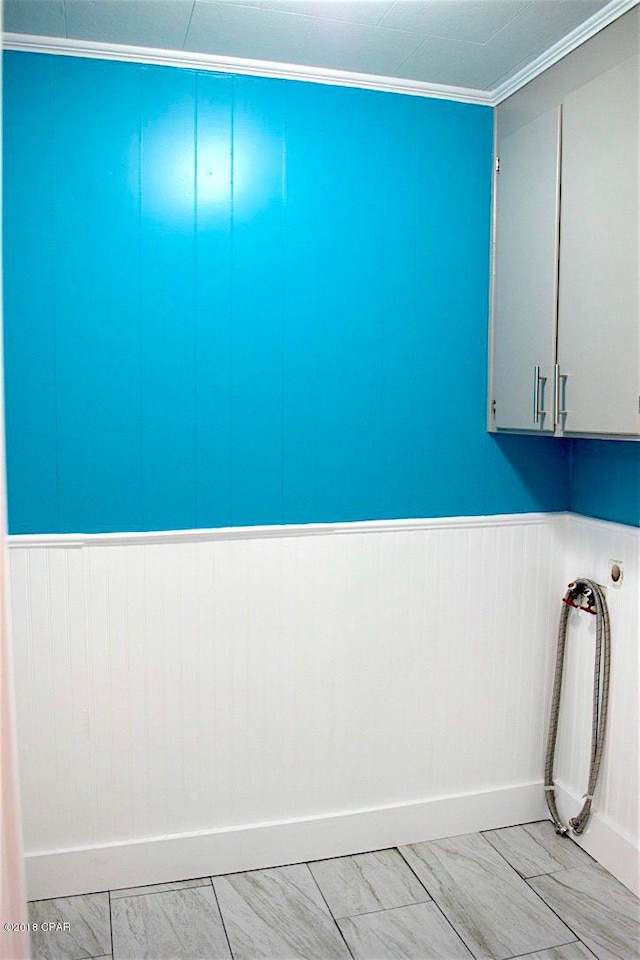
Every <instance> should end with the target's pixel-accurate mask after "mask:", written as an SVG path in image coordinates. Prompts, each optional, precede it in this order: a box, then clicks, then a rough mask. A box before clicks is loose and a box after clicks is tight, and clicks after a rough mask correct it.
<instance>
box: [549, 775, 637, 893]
mask: <svg viewBox="0 0 640 960" xmlns="http://www.w3.org/2000/svg"><path fill="white" fill-rule="evenodd" d="M556 801H557V804H558V810H559V811H560V816H561V817H563V818H566V819H565V822H568V820H569V818H570V817H573V816H575V815H576V814H577V812H578V811H579V810H580V808H581V807H582V804H583V799H582V797H579V796H578V794H577V793H576V792H575V791H573V790H569V789H568V788H567V787H566V786H565V785H564V784H562V783H561V782H560V783H558V782H556ZM572 840H575V842H576V843H577V844H578V845H579V846H580V847H582V849H583V850H586V852H587V853H588V854H590V855H591V856H592V857H594V858H595V859H596V860H597V861H598V863H601V864H602V866H603V867H605V868H606V869H607V870H608V871H609V872H610V873H612V874H613V876H614V877H616V879H617V880H619V881H620V882H621V883H623V884H624V885H625V887H627V888H628V889H629V890H631V892H632V893H634V894H635V895H636V897H640V849H638V845H637V843H634V841H633V839H632V838H631V837H627V836H625V835H624V834H623V833H621V832H620V830H616V828H615V827H614V826H613V824H611V823H608V822H607V820H606V819H605V817H603V816H602V815H601V814H600V813H599V812H598V810H597V809H596V810H595V811H593V812H592V814H591V816H590V818H589V822H588V823H587V828H586V830H585V832H584V833H583V834H582V836H580V837H574V836H573V835H572Z"/></svg>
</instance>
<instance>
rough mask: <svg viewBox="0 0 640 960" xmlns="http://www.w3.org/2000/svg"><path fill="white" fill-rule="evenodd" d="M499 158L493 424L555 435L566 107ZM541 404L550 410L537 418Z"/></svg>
mask: <svg viewBox="0 0 640 960" xmlns="http://www.w3.org/2000/svg"><path fill="white" fill-rule="evenodd" d="M498 154H499V157H500V172H499V173H498V175H497V177H496V189H497V201H496V249H495V288H494V289H495V300H494V319H493V391H492V397H493V400H494V401H495V418H494V424H495V427H496V428H497V429H501V430H531V431H536V432H538V433H550V432H553V429H554V424H553V372H554V363H555V350H556V306H557V277H558V202H559V186H558V184H559V154H560V108H559V107H556V108H554V109H553V110H551V111H549V112H548V113H545V114H542V116H540V117H537V118H536V119H535V120H533V121H532V122H531V123H528V124H527V125H526V126H524V127H521V128H520V129H519V130H516V131H515V133H512V134H511V135H510V136H508V137H506V138H505V139H504V140H503V141H502V142H501V143H500V144H499V147H498ZM538 370H539V373H540V378H539V380H538V381H536V378H535V375H536V371H538ZM536 406H537V410H538V411H546V412H545V413H543V412H540V413H539V415H537V416H536Z"/></svg>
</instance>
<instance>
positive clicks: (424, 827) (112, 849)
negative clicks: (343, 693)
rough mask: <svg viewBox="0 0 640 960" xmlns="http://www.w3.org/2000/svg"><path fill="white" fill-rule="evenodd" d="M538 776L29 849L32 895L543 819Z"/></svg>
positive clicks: (256, 865) (250, 866)
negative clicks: (283, 816) (415, 797)
mask: <svg viewBox="0 0 640 960" xmlns="http://www.w3.org/2000/svg"><path fill="white" fill-rule="evenodd" d="M545 815H546V808H545V805H544V793H543V790H542V783H541V782H538V783H525V784H516V785H514V786H509V787H503V788H501V789H497V790H483V791H479V792H476V793H465V794H458V795H456V796H450V797H438V798H434V799H431V800H425V801H422V802H418V803H407V804H401V805H396V806H390V807H380V808H376V809H368V810H357V811H348V812H343V813H337V814H333V815H328V816H319V817H309V818H305V819H296V820H286V821H280V822H276V823H260V824H249V825H244V826H237V827H229V828H226V829H222V830H210V831H204V832H199V833H189V834H182V835H178V836H166V837H150V838H148V839H145V840H134V841H130V842H124V843H109V844H104V845H99V846H94V847H79V848H76V849H66V850H47V851H43V852H40V853H30V854H27V857H26V864H27V893H28V898H29V899H30V900H43V899H48V898H52V897H61V896H71V895H73V894H78V893H87V892H97V891H99V890H109V889H114V888H117V887H129V886H131V887H133V886H144V885H146V884H152V883H163V882H167V881H171V880H179V879H186V878H193V877H204V876H210V875H216V874H223V873H234V872H238V871H242V870H256V869H260V868H263V867H272V866H281V865H283V864H287V863H301V862H304V861H306V860H315V859H326V858H328V857H339V856H347V855H349V854H354V853H362V852H364V851H367V850H376V849H383V848H385V847H394V846H399V845H402V844H407V843H418V842H420V841H421V840H435V839H438V838H440V837H448V836H454V835H456V834H462V833H472V832H475V831H477V830H492V829H496V828H498V827H505V826H509V825H511V824H516V823H526V822H528V821H532V820H540V819H543V818H544V817H545Z"/></svg>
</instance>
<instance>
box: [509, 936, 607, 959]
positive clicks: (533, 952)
mask: <svg viewBox="0 0 640 960" xmlns="http://www.w3.org/2000/svg"><path fill="white" fill-rule="evenodd" d="M572 943H579V944H580V945H581V946H582V947H584V948H585V950H588V949H589V948H588V947H587V946H586V945H585V944H584V943H582V940H569V942H568V943H561V944H558V946H561V947H570V946H571V944H572ZM556 949H557V947H545V950H556ZM542 952H543V953H544V950H543V951H542ZM536 953H540V951H539V950H530V951H529V953H518V954H516V955H515V956H514V957H506V958H505V960H527V957H535V955H536Z"/></svg>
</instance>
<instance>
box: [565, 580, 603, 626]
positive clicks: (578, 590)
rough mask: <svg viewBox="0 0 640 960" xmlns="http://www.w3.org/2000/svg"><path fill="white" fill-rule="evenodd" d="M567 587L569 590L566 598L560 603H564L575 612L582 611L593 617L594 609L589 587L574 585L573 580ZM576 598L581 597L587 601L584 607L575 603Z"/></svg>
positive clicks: (591, 592)
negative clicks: (573, 608)
mask: <svg viewBox="0 0 640 960" xmlns="http://www.w3.org/2000/svg"><path fill="white" fill-rule="evenodd" d="M568 586H569V589H568V591H567V596H566V597H563V598H562V602H563V603H566V605H567V606H568V607H575V609H576V610H584V612H585V613H592V614H593V615H594V617H595V615H596V607H595V601H594V599H593V591H592V590H591V587H587V586H586V585H585V586H582V585H581V584H579V583H576V582H575V580H573V581H572V582H571V583H570V584H569V585H568ZM578 597H582V598H584V599H585V600H586V601H587V606H586V607H585V606H583V605H582V604H580V603H576V602H575V601H576V600H577V599H578Z"/></svg>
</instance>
